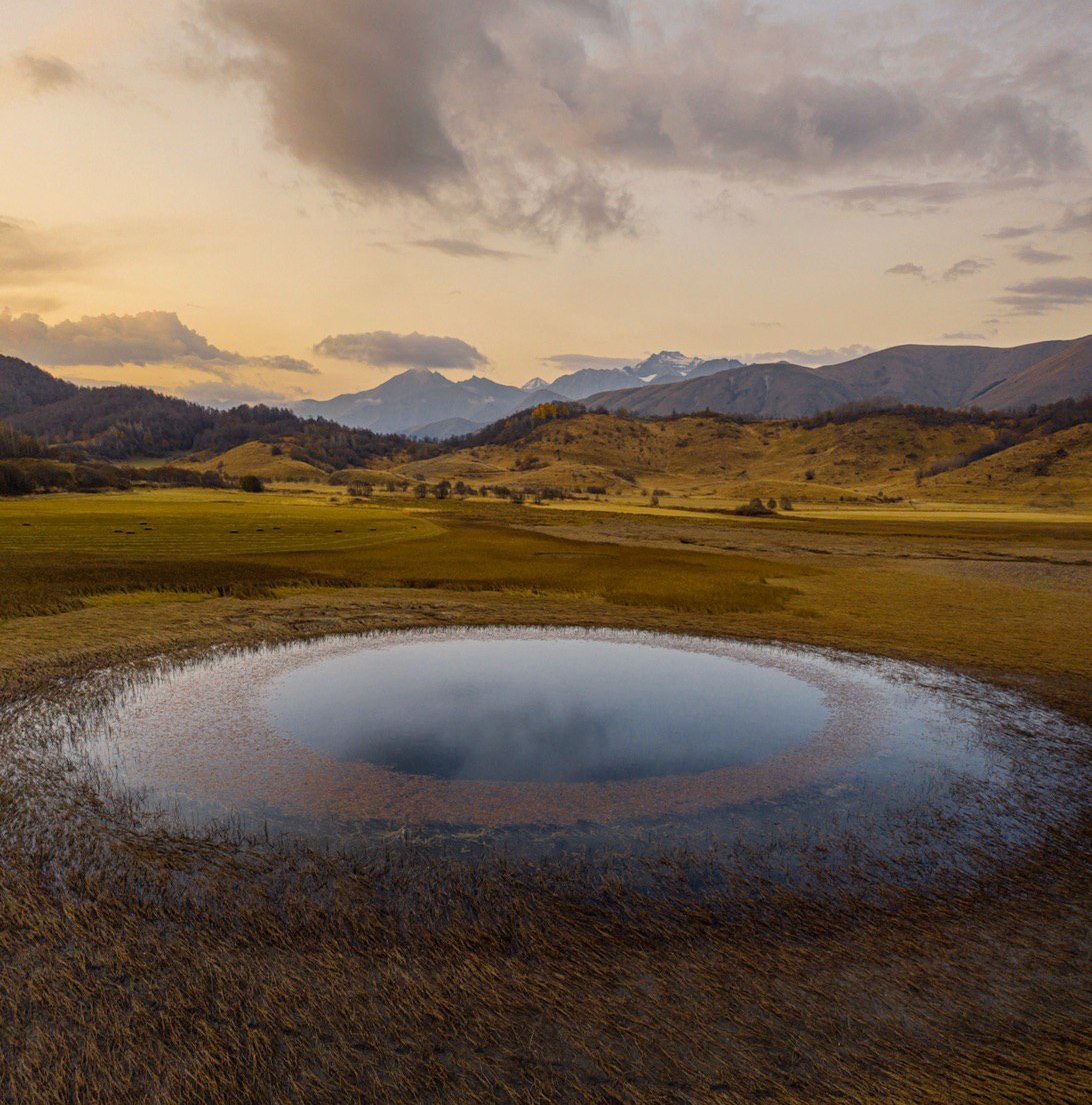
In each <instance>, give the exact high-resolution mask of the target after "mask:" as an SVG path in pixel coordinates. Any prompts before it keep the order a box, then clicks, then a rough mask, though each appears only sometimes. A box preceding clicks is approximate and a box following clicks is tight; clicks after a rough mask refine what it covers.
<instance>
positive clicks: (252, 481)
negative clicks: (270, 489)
mask: <svg viewBox="0 0 1092 1105" xmlns="http://www.w3.org/2000/svg"><path fill="white" fill-rule="evenodd" d="M239 490H240V491H246V492H248V493H249V494H251V495H256V494H258V492H260V491H264V490H265V484H264V483H262V481H261V479H259V477H257V476H243V478H242V479H241V480H239Z"/></svg>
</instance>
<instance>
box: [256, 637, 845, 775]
mask: <svg viewBox="0 0 1092 1105" xmlns="http://www.w3.org/2000/svg"><path fill="white" fill-rule="evenodd" d="M260 699H261V705H262V707H263V708H264V710H265V711H266V712H267V713H268V716H269V718H270V720H271V722H272V724H273V727H274V728H275V729H276V730H277V732H279V733H281V734H283V735H284V736H285V737H288V738H289V739H291V740H294V741H298V742H299V743H300V744H303V745H306V746H308V747H310V748H313V749H315V750H316V751H317V752H319V753H321V754H322V755H324V756H329V757H330V758H332V759H335V760H342V761H350V762H356V761H362V762H366V763H370V764H374V765H376V766H378V767H385V768H389V769H391V770H392V771H396V772H399V773H401V774H405V775H424V776H430V777H433V778H438V779H452V780H483V779H484V780H502V781H509V782H551V783H557V782H563V783H573V782H611V781H615V780H620V779H643V778H648V777H650V776H669V775H694V774H700V773H702V772H706V771H714V770H717V769H722V768H728V767H738V766H740V765H743V764H753V763H757V762H759V761H760V760H764V759H766V758H768V757H770V756H772V755H774V754H776V753H778V752H783V751H785V750H786V749H789V748H793V747H796V746H799V745H801V744H803V743H804V742H805V741H806V740H807V739H808V738H809V737H810V736H812V735H813V734H814V733H816V732H817V731H818V730H819V729H820V727H821V726H822V725H823V723H824V722H825V721H826V719H827V715H828V712H827V710H826V708H825V707H824V705H823V693H822V691H821V690H820V689H819V688H818V687H817V686H815V685H814V684H812V683H808V682H805V681H804V680H802V679H799V678H797V677H795V676H793V675H790V674H788V673H787V672H784V671H779V670H777V669H776V668H773V667H770V666H767V665H760V664H756V663H754V662H753V661H750V662H748V661H743V660H739V659H733V658H731V657H728V656H722V655H715V654H709V653H702V652H694V651H685V650H683V649H677V648H668V647H653V646H651V645H645V644H642V645H635V644H633V643H630V642H625V641H620V640H597V639H581V638H574V637H568V638H565V637H560V638H559V637H522V638H518V637H517V638H514V639H503V638H501V639H489V638H481V637H460V638H456V639H453V640H452V639H448V640H435V639H432V640H413V639H411V640H409V641H406V642H402V643H400V644H398V646H397V647H374V643H373V647H369V648H357V649H354V650H353V651H350V652H347V653H341V654H339V655H334V656H330V657H327V658H326V659H320V660H317V661H315V662H314V663H307V664H302V665H300V666H299V667H297V668H295V669H294V670H291V671H289V672H287V673H286V674H284V675H281V676H279V677H277V678H275V679H274V680H273V681H272V682H271V683H269V684H267V685H266V686H265V687H263V688H262V690H261V692H260Z"/></svg>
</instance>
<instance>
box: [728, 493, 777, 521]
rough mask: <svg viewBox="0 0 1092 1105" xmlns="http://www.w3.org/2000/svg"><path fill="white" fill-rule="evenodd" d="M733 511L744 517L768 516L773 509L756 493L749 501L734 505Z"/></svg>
mask: <svg viewBox="0 0 1092 1105" xmlns="http://www.w3.org/2000/svg"><path fill="white" fill-rule="evenodd" d="M735 513H736V514H740V515H742V516H743V517H744V518H768V517H769V516H770V515H771V514H773V511H772V510H770V508H769V507H768V506H767V505H766V504H765V503H764V502H763V501H762V500H761V499H760V498H758V496H757V495H756V496H755V498H753V499H752V500H751V501H750V502H749V503H744V504H743V506H739V507H736V509H735Z"/></svg>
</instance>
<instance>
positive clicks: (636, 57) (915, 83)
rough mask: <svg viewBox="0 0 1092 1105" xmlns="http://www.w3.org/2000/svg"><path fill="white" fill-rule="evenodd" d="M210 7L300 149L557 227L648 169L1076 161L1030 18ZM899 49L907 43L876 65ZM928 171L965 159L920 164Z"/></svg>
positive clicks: (976, 173)
mask: <svg viewBox="0 0 1092 1105" xmlns="http://www.w3.org/2000/svg"><path fill="white" fill-rule="evenodd" d="M207 11H208V12H209V17H210V25H211V26H212V27H214V28H215V30H216V32H217V34H218V35H219V36H220V38H221V40H222V41H223V42H224V43H226V46H225V48H226V49H231V50H235V51H236V52H235V53H234V54H233V55H232V56H231V57H230V58H227V59H225V62H224V65H223V66H222V71H223V72H224V73H227V74H229V75H234V76H237V75H239V74H245V75H246V76H247V77H248V78H249V79H251V80H253V81H254V82H255V83H256V85H257V86H258V88H259V89H260V90H261V92H262V94H263V96H264V98H265V100H266V103H267V106H268V111H269V118H270V123H271V126H272V130H273V134H274V137H275V138H276V140H277V141H278V142H279V144H280V145H281V146H282V147H284V148H285V149H286V150H287V151H289V152H290V153H291V154H292V155H293V156H295V157H296V158H297V159H298V160H300V161H302V162H304V163H307V164H309V165H312V166H314V167H315V168H317V169H318V170H320V171H321V172H323V173H325V174H327V175H328V176H329V177H331V178H332V179H334V180H336V181H338V182H341V183H348V184H349V185H351V186H352V187H353V188H355V190H356V191H357V192H358V193H360V194H362V195H364V196H366V197H375V196H380V197H392V196H396V197H412V198H416V199H419V200H424V201H426V202H428V203H431V204H434V205H437V206H440V207H442V208H443V209H445V210H456V211H459V212H461V213H463V214H474V215H477V216H479V217H481V218H483V219H484V220H485V221H486V222H488V223H489V224H491V225H493V226H495V227H498V228H503V229H508V230H516V231H524V232H530V233H533V234H537V235H539V236H542V237H546V238H553V237H557V236H558V235H560V234H562V233H563V232H565V231H567V230H575V231H577V232H578V233H580V234H582V235H584V236H586V237H589V238H594V237H596V236H598V235H602V234H608V233H614V232H618V231H625V230H630V229H632V227H633V225H634V202H633V200H632V198H631V196H630V193H629V191H628V182H629V181H631V180H632V174H634V173H640V172H642V171H648V170H686V171H689V172H691V173H697V174H709V175H713V174H715V175H719V176H724V177H729V178H737V179H752V180H762V181H769V180H790V181H791V180H797V179H807V178H815V177H818V176H823V175H834V174H838V173H839V172H853V173H855V174H858V175H859V174H862V173H867V174H870V175H874V176H882V175H884V174H888V175H890V174H892V173H894V174H901V178H900V177H898V176H896V178H895V179H893V180H888V181H883V182H881V183H877V184H867V185H857V186H855V187H851V188H842V189H835V190H833V191H832V192H830V193H828V195H830V196H831V197H832V198H835V199H837V200H838V201H839V202H842V203H845V204H847V205H850V206H864V207H868V206H873V207H875V206H879V205H882V204H887V203H890V202H892V201H893V200H894V201H906V202H911V203H913V204H915V205H917V206H919V207H924V208H935V207H938V206H944V205H947V204H949V203H951V202H954V201H955V200H957V199H959V198H962V197H964V196H966V195H968V194H974V193H975V192H976V190H978V191H980V190H982V189H983V188H986V187H989V188H995V187H997V182H999V181H1002V180H1008V181H1009V182H1010V185H1009V186H1012V184H1011V182H1012V181H1013V178H1022V177H1031V178H1041V177H1050V176H1051V175H1052V174H1057V173H1061V172H1065V171H1067V170H1070V169H1074V168H1077V167H1080V166H1082V165H1083V164H1084V163H1085V151H1084V148H1083V146H1082V143H1081V140H1080V138H1079V136H1078V133H1077V131H1076V129H1075V128H1074V127H1073V125H1071V123H1070V121H1069V118H1068V115H1067V110H1069V109H1068V108H1067V101H1066V100H1065V95H1064V92H1063V91H1061V90H1059V89H1058V88H1056V87H1055V85H1054V84H1052V83H1051V82H1049V81H1047V80H1046V79H1045V77H1044V74H1049V73H1050V66H1049V64H1047V63H1046V62H1045V61H1044V59H1043V49H1042V48H1039V47H1037V52H1036V53H1032V52H1030V47H1028V46H1022V45H1021V43H1022V42H1023V40H1024V39H1027V40H1028V41H1032V37H1033V36H1031V35H1025V36H1023V39H1021V40H1020V41H1019V42H1017V44H1016V47H1010V46H1009V45H1008V44H1004V45H1005V49H1004V50H1002V49H1001V48H1000V47H999V48H998V50H997V53H996V56H994V55H993V54H991V53H990V50H989V48H988V47H989V43H987V42H981V41H977V40H976V41H975V42H974V43H973V44H971V43H968V42H965V41H962V40H961V39H960V37H959V30H960V28H959V27H958V25H957V26H956V29H955V31H953V30H951V28H949V30H948V31H947V32H946V33H945V34H937V33H933V32H932V31H931V29H930V27H929V26H928V23H927V21H925V20H924V19H923V20H922V21H921V22H920V24H918V25H917V26H918V30H917V38H916V39H915V40H913V41H908V42H899V43H897V44H892V45H891V46H890V47H885V46H884V45H883V44H882V42H880V41H879V39H877V38H876V36H875V35H873V37H872V38H869V32H868V31H867V30H862V31H860V32H859V34H860V42H855V41H854V34H855V33H856V32H855V31H854V29H853V28H852V27H851V28H850V29H849V31H848V33H847V32H846V25H845V24H843V25H842V26H841V31H839V29H838V27H837V25H836V21H834V20H827V21H816V22H812V23H808V22H804V21H803V20H802V19H797V20H795V21H794V20H792V19H787V18H781V19H778V18H777V17H776V16H775V15H772V14H770V13H769V12H768V11H767V10H766V9H761V8H759V7H757V6H753V5H751V4H749V3H746V2H744V0H724V2H722V3H718V4H700V5H670V4H659V5H657V4H650V5H641V6H640V7H636V6H635V5H625V4H621V3H618V4H612V3H608V2H605V0H601V2H597V0H445V2H444V3H442V4H439V3H436V2H435V0H208V4H207ZM629 15H632V18H628V17H627V16H629ZM1042 18H1044V19H1045V18H1047V17H1046V16H1043V17H1042ZM1040 37H1041V36H1040ZM972 45H973V48H974V52H973V54H972V53H969V50H970V48H971V46H972ZM1012 48H1020V49H1023V50H1024V52H1025V55H1026V56H1024V57H1022V59H1020V60H1021V64H1020V65H1017V66H1013V64H1012V57H1011V49H1012ZM1058 48H1059V49H1065V50H1069V51H1070V52H1071V53H1072V52H1073V51H1074V50H1075V47H1074V46H1072V45H1070V44H1061V45H1059V46H1058ZM896 52H898V57H899V58H901V60H902V61H903V64H901V65H895V64H884V63H885V61H889V60H890V61H891V62H893V61H895V60H896V57H895V55H896ZM888 54H889V55H890V56H889V57H888ZM907 57H910V58H912V60H911V61H910V62H908V63H907V62H906V58H907ZM1075 60H1077V61H1079V60H1080V59H1079V58H1078V59H1075ZM1070 68H1071V69H1072V70H1073V71H1075V72H1076V71H1079V66H1070ZM957 171H958V172H957ZM926 172H927V173H929V174H931V175H939V174H940V173H947V174H951V175H952V176H953V179H952V180H950V181H947V182H945V181H941V182H934V183H931V184H923V183H921V182H920V181H919V180H915V179H914V178H915V177H917V176H919V175H920V174H922V173H926ZM956 177H958V179H956ZM963 177H966V178H967V179H963Z"/></svg>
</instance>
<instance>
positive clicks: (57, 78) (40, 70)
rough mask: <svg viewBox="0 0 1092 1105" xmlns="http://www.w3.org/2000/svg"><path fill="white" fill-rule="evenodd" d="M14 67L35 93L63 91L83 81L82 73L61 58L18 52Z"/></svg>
mask: <svg viewBox="0 0 1092 1105" xmlns="http://www.w3.org/2000/svg"><path fill="white" fill-rule="evenodd" d="M15 68H16V71H17V72H18V73H19V76H20V77H22V79H23V80H24V81H25V82H26V83H27V84H28V85H29V86H30V88H31V89H32V91H34V92H36V93H45V92H58V91H63V90H64V89H67V88H74V87H76V86H78V85H81V84H83V83H84V76H83V74H82V73H81V72H80V71H79V70H78V69H77V68H76V67H75V66H74V65H71V64H69V63H68V62H67V61H65V60H64V59H63V58H58V57H52V56H49V55H39V54H20V55H19V56H18V57H17V58H16V59H15Z"/></svg>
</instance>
